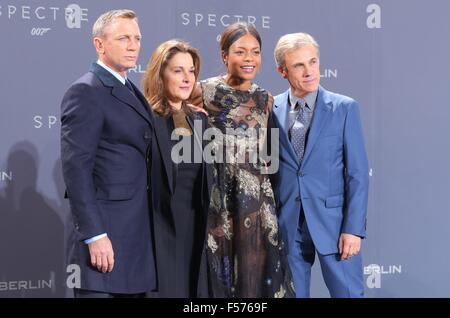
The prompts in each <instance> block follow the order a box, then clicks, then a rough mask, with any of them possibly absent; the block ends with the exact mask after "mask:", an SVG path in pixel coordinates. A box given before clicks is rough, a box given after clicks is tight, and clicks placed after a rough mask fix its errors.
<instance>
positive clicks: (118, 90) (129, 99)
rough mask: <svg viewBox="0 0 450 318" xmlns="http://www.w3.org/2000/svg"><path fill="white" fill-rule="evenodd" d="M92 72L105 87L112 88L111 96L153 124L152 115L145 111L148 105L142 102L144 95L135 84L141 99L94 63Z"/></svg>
mask: <svg viewBox="0 0 450 318" xmlns="http://www.w3.org/2000/svg"><path fill="white" fill-rule="evenodd" d="M90 71H91V72H92V73H94V74H95V75H97V76H98V78H99V79H100V80H101V81H102V83H103V85H105V86H107V87H111V88H112V89H111V94H112V95H113V96H114V97H116V98H117V99H118V100H120V101H121V102H122V103H125V104H127V105H128V106H130V107H132V108H133V109H134V110H135V111H136V112H137V113H138V114H139V115H141V116H142V117H143V118H144V119H145V120H147V121H148V122H149V123H150V124H152V119H151V114H150V113H149V112H148V111H146V110H145V108H144V107H145V106H147V105H148V103H147V102H146V101H143V100H140V99H142V98H143V96H142V94H141V93H140V92H139V90H138V89H137V88H136V86H135V85H134V84H132V85H133V88H134V89H135V92H136V94H137V95H138V96H139V97H136V96H134V95H133V94H132V93H131V92H130V91H129V90H128V88H127V87H126V86H125V85H123V84H122V83H121V82H119V80H118V79H117V78H115V77H114V76H113V75H112V74H111V73H110V72H108V71H107V70H106V69H104V68H103V67H101V66H100V65H98V64H97V63H92V65H91V69H90Z"/></svg>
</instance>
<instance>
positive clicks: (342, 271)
mask: <svg viewBox="0 0 450 318" xmlns="http://www.w3.org/2000/svg"><path fill="white" fill-rule="evenodd" d="M292 249H293V250H290V251H289V265H290V267H291V271H292V276H293V280H294V285H295V291H296V297H297V298H309V297H310V285H311V267H312V266H313V264H314V259H315V256H316V248H315V246H314V242H313V241H312V239H311V235H310V233H309V230H308V226H307V224H306V220H305V218H304V215H303V213H301V218H300V222H299V229H298V231H297V237H296V240H295V245H294V246H293V247H292ZM317 255H318V259H319V262H320V266H321V268H322V275H323V279H324V281H325V284H326V286H327V288H328V291H329V292H330V296H331V297H333V298H334V297H339V298H349V297H354V298H356V297H363V296H364V278H363V266H362V257H361V252H360V253H358V254H357V255H355V256H353V257H352V258H350V259H349V260H345V261H343V260H341V259H340V255H339V254H330V255H321V254H320V253H317Z"/></svg>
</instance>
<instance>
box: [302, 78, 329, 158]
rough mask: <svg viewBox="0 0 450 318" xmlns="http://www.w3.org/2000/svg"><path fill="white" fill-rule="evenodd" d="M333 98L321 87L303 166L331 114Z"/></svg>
mask: <svg viewBox="0 0 450 318" xmlns="http://www.w3.org/2000/svg"><path fill="white" fill-rule="evenodd" d="M331 107H332V105H331V100H330V98H329V96H328V94H327V92H326V91H325V90H324V89H323V88H322V87H319V93H318V95H317V102H316V109H315V110H314V116H313V119H312V122H311V129H310V131H309V135H308V142H307V143H306V149H305V155H304V157H303V162H302V166H303V165H304V164H305V163H306V161H307V160H308V157H309V156H310V154H311V151H312V149H313V148H314V144H315V143H316V141H317V138H318V137H319V135H320V132H321V131H322V128H323V127H324V126H325V124H326V122H327V119H328V117H329V115H330V114H331V111H330V110H331Z"/></svg>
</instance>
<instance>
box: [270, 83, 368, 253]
mask: <svg viewBox="0 0 450 318" xmlns="http://www.w3.org/2000/svg"><path fill="white" fill-rule="evenodd" d="M288 112H289V106H288V91H286V92H285V93H283V94H280V95H278V96H276V97H275V100H274V108H273V113H272V116H271V120H270V126H271V127H273V128H280V131H279V136H280V137H279V141H280V149H279V155H280V167H279V170H278V172H277V173H276V174H275V175H272V183H273V187H274V192H275V197H276V199H277V203H278V208H279V211H278V212H279V222H280V226H281V229H282V231H281V232H282V233H283V237H284V239H285V242H286V244H287V245H288V249H289V250H291V249H292V248H293V246H294V244H293V243H294V240H295V237H296V231H297V228H298V222H299V215H300V208H301V205H303V209H304V213H305V218H306V222H307V224H308V229H309V231H310V233H311V237H312V239H313V242H314V244H315V246H316V248H317V250H318V251H319V253H321V254H332V253H337V252H338V243H339V236H340V234H341V233H350V234H354V235H358V236H361V237H364V236H365V235H366V232H365V228H366V213H367V199H368V187H369V176H368V162H367V156H366V151H365V146H364V138H363V131H362V128H361V122H360V117H359V109H358V104H357V103H356V102H355V101H354V100H353V99H351V98H349V97H346V96H343V95H339V94H335V93H332V92H329V91H327V90H325V89H323V88H322V87H319V92H318V96H317V102H316V108H315V111H314V116H313V120H312V123H311V127H310V132H309V136H308V141H307V145H306V149H305V154H304V159H303V162H302V164H301V165H300V164H299V161H298V159H297V156H296V154H295V151H294V149H293V148H292V145H291V142H290V141H289V138H288V134H287V125H288Z"/></svg>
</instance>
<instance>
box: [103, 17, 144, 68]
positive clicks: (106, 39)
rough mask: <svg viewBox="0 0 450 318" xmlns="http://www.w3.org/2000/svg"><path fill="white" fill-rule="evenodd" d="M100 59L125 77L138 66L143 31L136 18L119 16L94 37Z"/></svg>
mask: <svg viewBox="0 0 450 318" xmlns="http://www.w3.org/2000/svg"><path fill="white" fill-rule="evenodd" d="M94 46H95V49H96V50H97V54H98V57H99V59H100V60H101V61H102V62H103V63H105V64H106V65H107V66H109V67H110V68H112V69H113V70H115V71H116V72H118V73H119V74H120V75H122V76H123V77H125V73H126V71H128V70H129V69H130V68H133V67H135V66H136V61H137V59H138V57H139V51H140V49H141V31H140V30H139V25H138V23H137V21H136V19H126V18H117V19H115V20H114V21H113V22H112V23H110V24H109V25H108V26H106V27H105V30H104V34H103V35H101V36H98V37H95V38H94Z"/></svg>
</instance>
